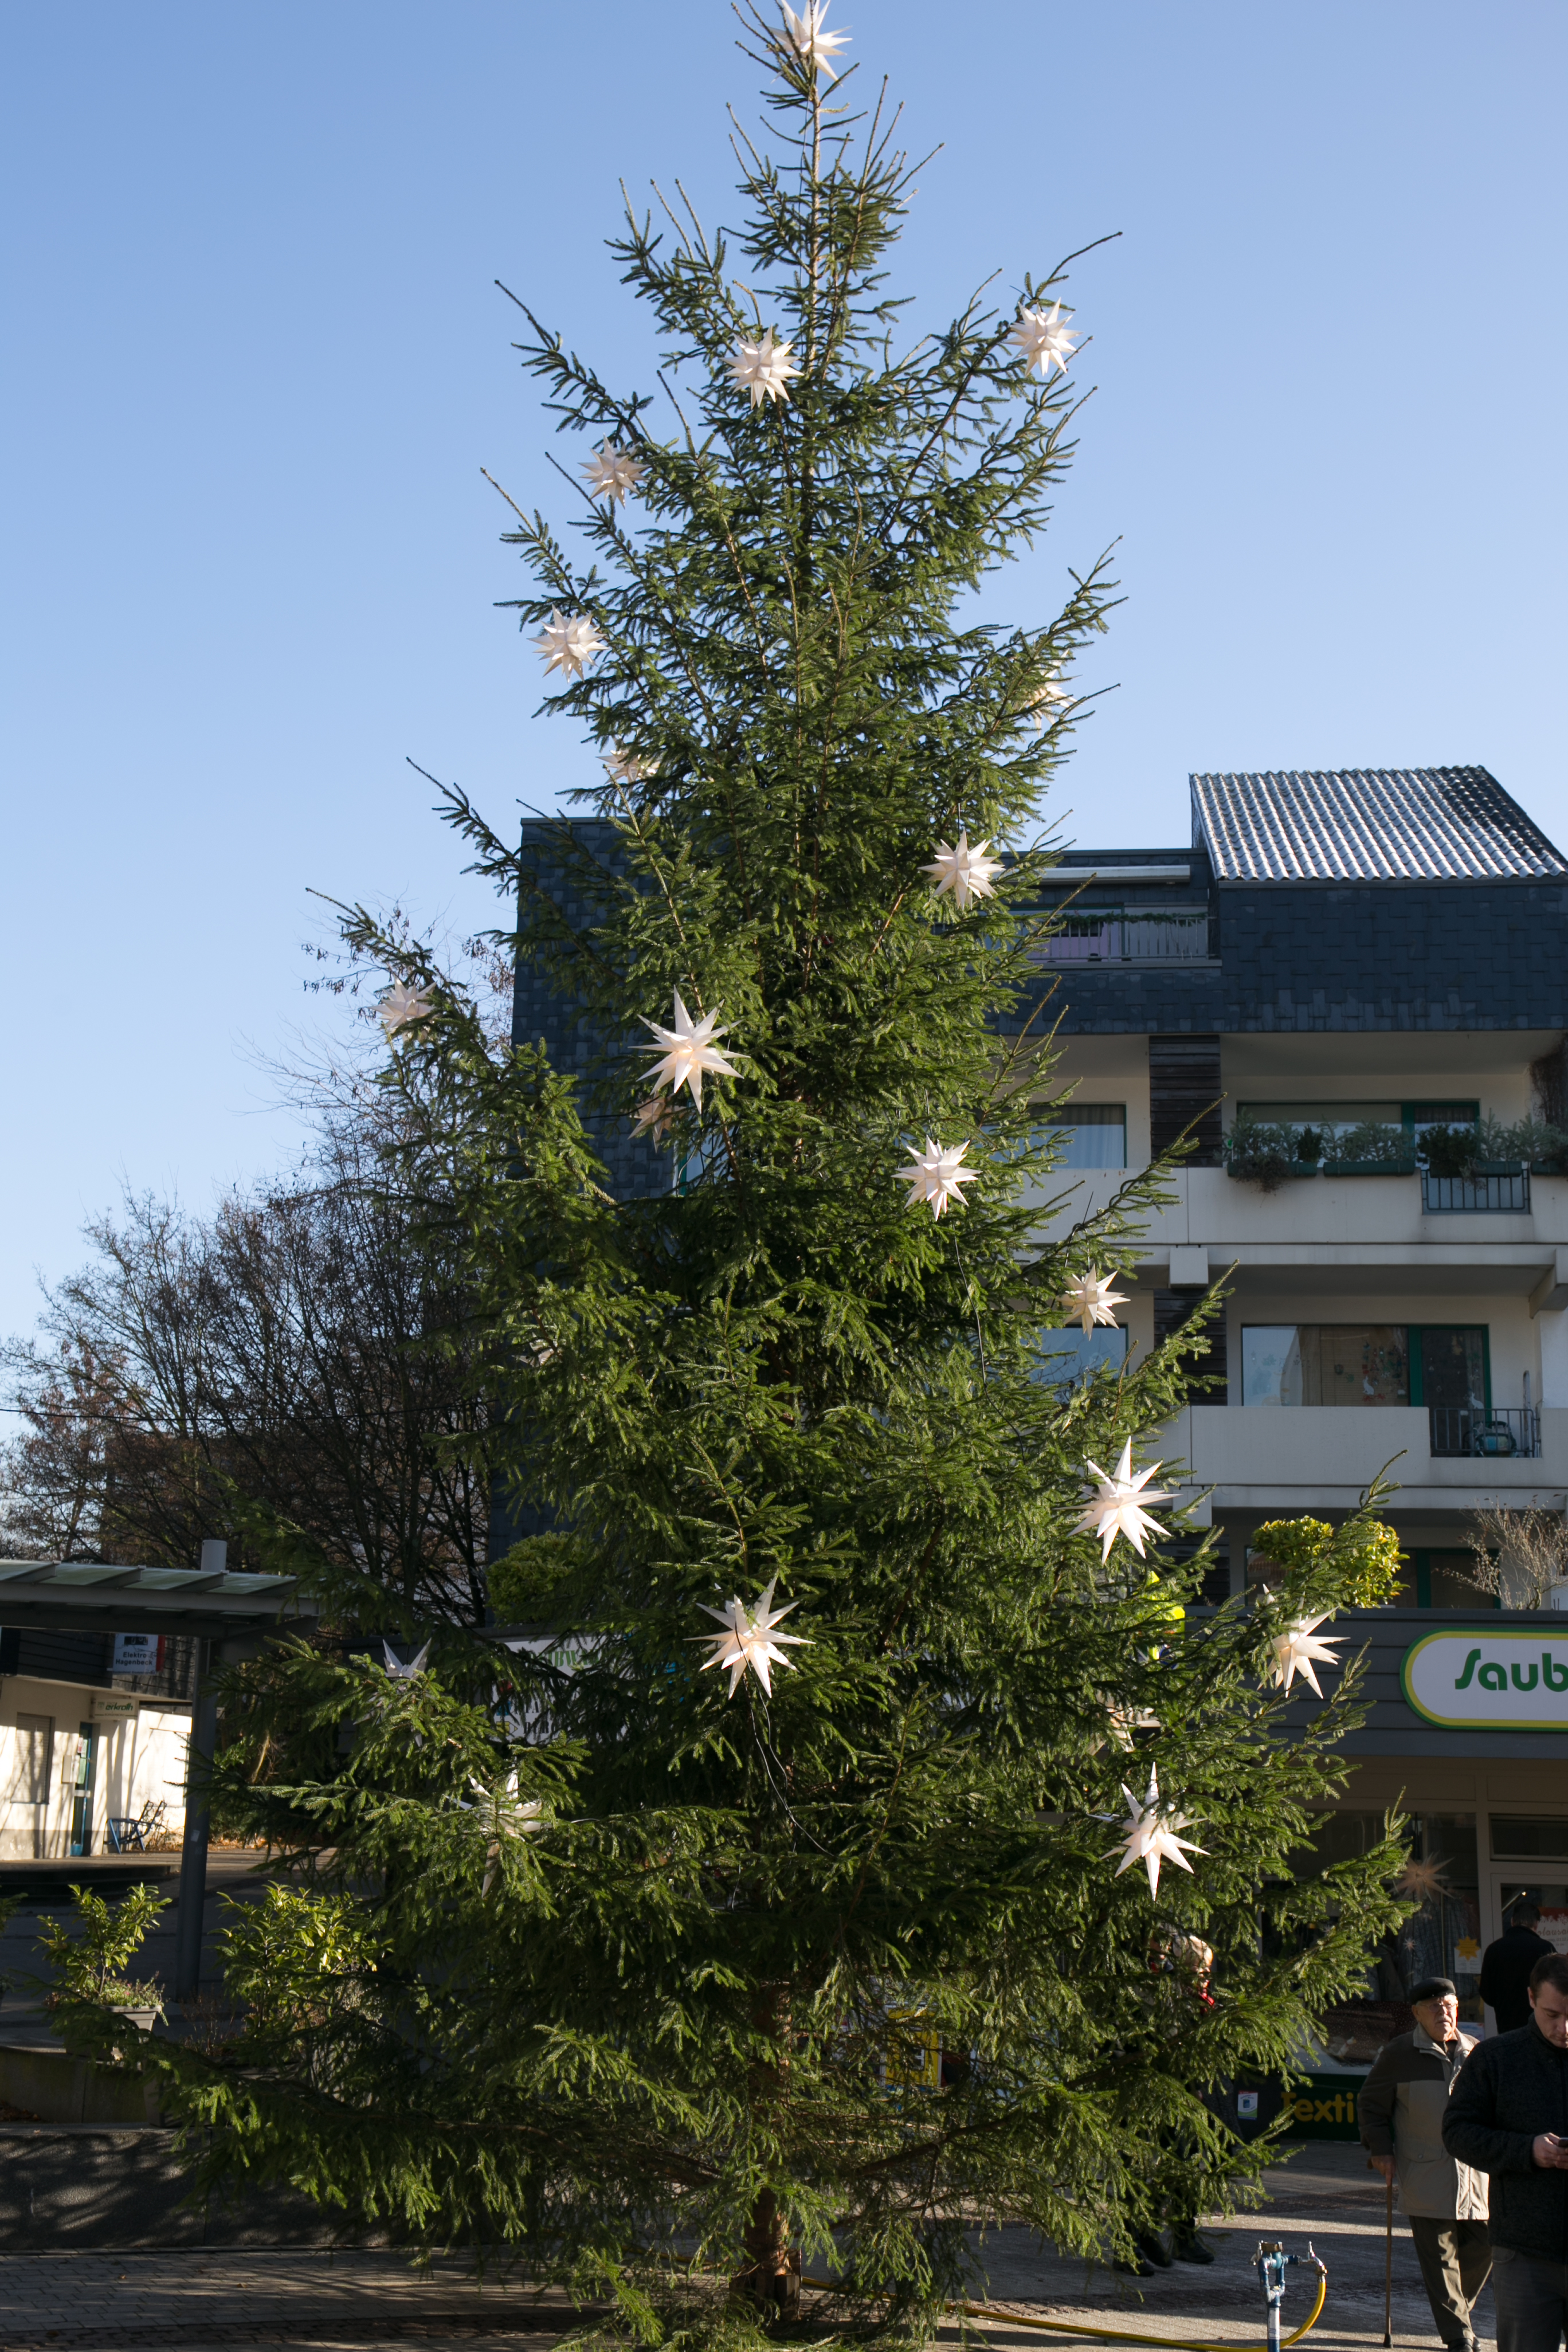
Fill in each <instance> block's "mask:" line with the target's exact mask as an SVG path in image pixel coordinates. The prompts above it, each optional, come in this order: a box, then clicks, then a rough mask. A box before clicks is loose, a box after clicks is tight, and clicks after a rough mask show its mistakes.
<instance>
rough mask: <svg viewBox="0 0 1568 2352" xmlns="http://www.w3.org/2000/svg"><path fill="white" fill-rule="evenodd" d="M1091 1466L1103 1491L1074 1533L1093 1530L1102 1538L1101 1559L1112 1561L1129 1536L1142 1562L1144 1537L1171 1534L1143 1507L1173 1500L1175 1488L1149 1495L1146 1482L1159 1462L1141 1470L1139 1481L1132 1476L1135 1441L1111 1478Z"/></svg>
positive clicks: (1155, 1490)
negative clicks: (1114, 1551) (1119, 1540)
mask: <svg viewBox="0 0 1568 2352" xmlns="http://www.w3.org/2000/svg"><path fill="white" fill-rule="evenodd" d="M1088 1466H1089V1469H1090V1470H1092V1471H1093V1473H1094V1475H1095V1477H1096V1478H1097V1479H1098V1480H1099V1482H1100V1492H1099V1494H1098V1495H1097V1496H1095V1498H1094V1500H1093V1502H1092V1503H1090V1504H1089V1505H1088V1506H1087V1507H1086V1508H1085V1510H1084V1514H1083V1517H1082V1518H1081V1519H1079V1523H1078V1526H1077V1527H1076V1528H1074V1530H1073V1532H1074V1534H1075V1535H1082V1534H1084V1533H1086V1532H1088V1531H1092V1532H1093V1533H1094V1534H1095V1535H1097V1536H1098V1537H1099V1538H1100V1559H1101V1560H1107V1559H1110V1547H1111V1545H1112V1544H1113V1543H1114V1542H1115V1541H1116V1538H1117V1537H1118V1536H1125V1537H1126V1538H1127V1540H1128V1542H1129V1543H1130V1544H1131V1547H1132V1549H1133V1550H1134V1551H1135V1552H1136V1553H1137V1555H1138V1557H1139V1559H1142V1557H1143V1538H1144V1537H1145V1536H1146V1535H1156V1536H1164V1535H1169V1534H1170V1532H1171V1531H1170V1529H1169V1528H1163V1527H1162V1526H1161V1525H1160V1522H1159V1520H1158V1519H1152V1518H1151V1517H1150V1516H1149V1514H1148V1512H1147V1511H1146V1510H1145V1509H1144V1508H1143V1506H1144V1504H1145V1503H1168V1502H1170V1501H1172V1500H1173V1496H1174V1493H1175V1489H1174V1488H1173V1487H1171V1488H1166V1487H1163V1486H1150V1487H1149V1488H1148V1490H1147V1492H1145V1490H1144V1489H1145V1482H1146V1481H1147V1480H1148V1479H1150V1478H1152V1476H1153V1475H1154V1473H1155V1471H1156V1470H1157V1469H1158V1468H1159V1467H1160V1465H1159V1464H1158V1463H1157V1462H1151V1463H1150V1465H1149V1467H1148V1468H1147V1470H1140V1472H1139V1473H1138V1475H1137V1476H1136V1478H1135V1477H1134V1476H1133V1475H1132V1440H1131V1438H1129V1439H1128V1441H1127V1443H1126V1444H1125V1445H1124V1446H1123V1447H1122V1449H1121V1461H1120V1462H1119V1463H1118V1464H1117V1465H1116V1468H1115V1470H1114V1471H1113V1472H1111V1473H1110V1475H1109V1476H1108V1475H1107V1474H1106V1473H1105V1472H1104V1471H1103V1470H1102V1469H1101V1468H1100V1465H1099V1463H1098V1462H1091V1463H1089V1465H1088Z"/></svg>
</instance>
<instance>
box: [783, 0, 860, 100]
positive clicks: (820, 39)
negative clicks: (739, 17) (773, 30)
mask: <svg viewBox="0 0 1568 2352" xmlns="http://www.w3.org/2000/svg"><path fill="white" fill-rule="evenodd" d="M779 13H780V15H781V16H783V18H784V37H783V39H782V40H781V41H780V42H779V44H778V46H779V47H780V48H781V49H784V50H786V51H792V52H793V53H794V55H795V57H796V58H799V60H800V62H801V64H802V65H803V66H806V67H808V68H809V67H813V66H815V67H816V68H819V70H820V71H821V72H823V73H825V74H826V76H827V79H828V80H829V81H837V79H838V77H837V74H836V73H835V72H834V70H833V66H832V63H831V60H832V59H833V58H836V57H837V55H838V52H839V50H840V49H847V47H848V46H849V36H848V34H847V33H830V32H829V31H828V30H827V27H826V25H825V24H824V22H823V18H824V17H825V16H826V14H827V0H806V4H805V7H804V8H803V9H802V10H801V12H800V14H799V16H796V15H795V10H794V9H793V8H791V7H789V6H788V5H786V0H779Z"/></svg>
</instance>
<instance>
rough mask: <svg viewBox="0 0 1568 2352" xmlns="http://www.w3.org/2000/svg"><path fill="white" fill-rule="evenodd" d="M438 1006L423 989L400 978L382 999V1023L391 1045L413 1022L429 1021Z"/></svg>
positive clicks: (388, 1042) (387, 1040)
mask: <svg viewBox="0 0 1568 2352" xmlns="http://www.w3.org/2000/svg"><path fill="white" fill-rule="evenodd" d="M435 1010H436V1007H435V1005H434V1003H432V1002H431V1000H430V998H429V997H427V996H426V994H425V993H424V992H423V991H422V990H420V989H417V988H415V987H412V986H411V985H410V983H409V982H407V981H405V980H400V981H397V982H395V983H394V985H393V986H392V987H391V988H389V989H388V990H387V992H386V994H385V995H384V997H383V998H382V1000H381V1025H382V1027H383V1029H384V1031H385V1033H386V1042H387V1044H388V1045H393V1044H395V1041H396V1039H397V1038H398V1037H399V1036H400V1035H401V1034H402V1033H403V1031H404V1030H405V1029H406V1028H407V1027H408V1026H409V1024H411V1023H412V1022H415V1021H427V1020H428V1019H429V1017H430V1015H431V1013H434V1012H435Z"/></svg>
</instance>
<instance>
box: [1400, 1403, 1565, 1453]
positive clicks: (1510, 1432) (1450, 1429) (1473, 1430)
mask: <svg viewBox="0 0 1568 2352" xmlns="http://www.w3.org/2000/svg"><path fill="white" fill-rule="evenodd" d="M1426 1413H1427V1418H1428V1420H1429V1421H1430V1423H1431V1424H1432V1454H1433V1458H1434V1459H1435V1460H1453V1459H1455V1458H1456V1457H1458V1456H1461V1455H1469V1454H1478V1455H1481V1456H1485V1457H1489V1458H1490V1459H1492V1460H1498V1459H1501V1458H1506V1457H1508V1456H1509V1455H1510V1454H1511V1455H1520V1456H1522V1457H1524V1458H1525V1459H1527V1460H1530V1461H1535V1460H1536V1459H1538V1458H1539V1455H1540V1453H1541V1415H1540V1413H1539V1412H1537V1411H1536V1409H1535V1408H1534V1406H1532V1405H1524V1406H1520V1405H1493V1406H1492V1407H1491V1408H1490V1410H1488V1409H1487V1408H1486V1407H1485V1406H1484V1405H1469V1404H1433V1405H1428V1406H1427V1408H1426Z"/></svg>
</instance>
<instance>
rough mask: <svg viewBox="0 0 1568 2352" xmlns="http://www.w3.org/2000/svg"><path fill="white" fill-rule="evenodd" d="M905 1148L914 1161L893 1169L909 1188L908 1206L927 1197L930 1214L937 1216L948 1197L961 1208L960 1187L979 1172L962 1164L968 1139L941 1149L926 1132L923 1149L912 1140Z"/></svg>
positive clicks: (974, 1177)
mask: <svg viewBox="0 0 1568 2352" xmlns="http://www.w3.org/2000/svg"><path fill="white" fill-rule="evenodd" d="M904 1149H905V1150H906V1151H907V1152H908V1153H909V1155H910V1160H912V1161H913V1163H914V1165H913V1166H912V1167H910V1168H900V1169H897V1170H895V1171H894V1172H895V1174H896V1175H897V1177H898V1180H899V1182H900V1184H907V1185H908V1186H909V1188H910V1208H911V1209H912V1208H913V1207H914V1206H915V1204H916V1202H920V1201H927V1202H930V1203H931V1215H932V1216H933V1217H940V1216H941V1215H942V1213H943V1212H944V1211H945V1210H946V1208H947V1205H948V1202H950V1201H956V1202H958V1205H959V1207H960V1208H961V1209H962V1208H963V1207H964V1206H965V1205H966V1203H965V1202H964V1198H963V1187H964V1186H965V1185H966V1184H973V1182H974V1181H975V1179H976V1177H977V1176H978V1175H979V1174H980V1171H979V1169H978V1168H965V1167H964V1166H963V1155H964V1153H965V1152H966V1151H967V1150H968V1149H969V1146H968V1144H967V1142H965V1143H955V1144H952V1146H951V1147H950V1148H949V1149H948V1150H946V1151H944V1150H942V1146H941V1144H940V1143H938V1142H936V1141H935V1140H934V1139H932V1138H931V1136H929V1135H928V1136H927V1138H926V1148H925V1150H923V1151H917V1150H915V1148H914V1145H913V1144H912V1143H909V1144H906V1145H905V1146H904Z"/></svg>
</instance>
